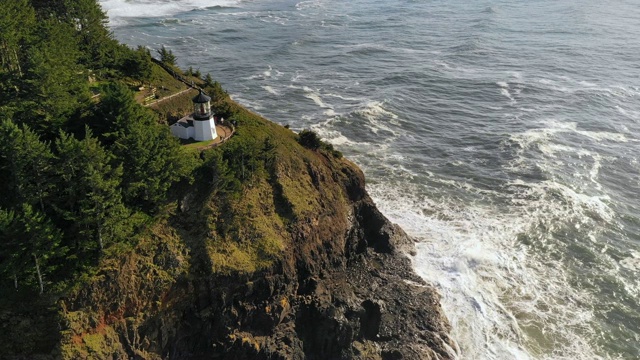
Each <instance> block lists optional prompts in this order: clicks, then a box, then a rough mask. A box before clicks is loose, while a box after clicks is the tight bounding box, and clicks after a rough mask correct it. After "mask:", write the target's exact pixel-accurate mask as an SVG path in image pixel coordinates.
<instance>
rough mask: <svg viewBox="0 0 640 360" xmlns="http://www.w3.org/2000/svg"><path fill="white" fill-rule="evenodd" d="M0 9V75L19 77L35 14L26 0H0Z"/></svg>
mask: <svg viewBox="0 0 640 360" xmlns="http://www.w3.org/2000/svg"><path fill="white" fill-rule="evenodd" d="M0 9H2V11H0V29H1V30H0V74H11V75H15V76H17V77H20V76H22V67H23V61H24V60H23V57H24V54H23V50H24V47H25V45H26V44H28V43H29V40H30V37H31V33H32V31H33V28H34V26H35V12H34V11H33V8H32V7H31V5H30V4H29V2H28V1H27V0H0ZM2 80H4V79H2Z"/></svg>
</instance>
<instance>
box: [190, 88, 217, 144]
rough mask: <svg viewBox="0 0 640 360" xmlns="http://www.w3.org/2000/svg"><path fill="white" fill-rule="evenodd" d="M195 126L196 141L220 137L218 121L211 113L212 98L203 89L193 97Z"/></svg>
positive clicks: (194, 137)
mask: <svg viewBox="0 0 640 360" xmlns="http://www.w3.org/2000/svg"><path fill="white" fill-rule="evenodd" d="M193 127H194V128H195V133H194V136H193V139H194V140H196V141H205V140H213V139H215V138H216V137H218V134H217V133H216V122H215V120H214V119H213V114H211V98H210V97H209V96H207V95H206V94H205V93H203V92H202V90H200V93H199V94H198V96H196V97H194V98H193Z"/></svg>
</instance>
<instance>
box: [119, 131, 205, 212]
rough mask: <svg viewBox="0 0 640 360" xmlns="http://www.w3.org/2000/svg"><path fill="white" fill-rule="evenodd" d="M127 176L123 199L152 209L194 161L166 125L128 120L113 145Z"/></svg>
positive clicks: (185, 175)
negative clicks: (123, 131) (122, 134)
mask: <svg viewBox="0 0 640 360" xmlns="http://www.w3.org/2000/svg"><path fill="white" fill-rule="evenodd" d="M114 153H115V154H116V155H117V156H118V159H119V160H120V161H122V166H123V168H124V171H125V173H126V174H127V176H126V177H125V178H124V179H123V184H122V186H123V191H124V194H125V198H126V199H127V203H129V204H132V205H135V206H137V207H139V208H141V209H143V210H147V211H149V210H150V211H153V210H155V208H156V207H157V205H159V204H160V202H161V201H163V200H164V199H165V198H166V195H167V191H168V190H169V188H170V187H171V186H172V185H173V184H175V183H176V182H178V181H180V180H182V179H184V178H188V177H190V176H191V172H192V170H193V169H194V168H195V166H196V165H197V160H196V158H195V157H194V155H193V154H191V153H188V152H186V151H185V150H184V149H182V147H181V146H180V143H179V142H178V140H177V139H176V138H175V137H173V136H171V134H170V132H169V129H168V128H167V127H166V126H160V125H157V124H148V123H145V122H129V123H128V126H127V127H126V130H125V135H124V136H123V137H121V138H120V139H118V140H117V141H116V143H115V145H114Z"/></svg>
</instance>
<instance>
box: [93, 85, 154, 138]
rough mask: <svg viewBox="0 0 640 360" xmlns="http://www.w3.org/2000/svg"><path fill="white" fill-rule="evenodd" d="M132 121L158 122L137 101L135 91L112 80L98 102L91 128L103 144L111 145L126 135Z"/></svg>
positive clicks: (149, 123) (104, 88) (105, 87)
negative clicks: (134, 95)
mask: <svg viewBox="0 0 640 360" xmlns="http://www.w3.org/2000/svg"><path fill="white" fill-rule="evenodd" d="M131 123H142V124H145V125H149V126H151V125H153V124H155V123H156V116H155V115H154V114H153V113H152V112H151V111H150V110H149V109H147V108H145V107H142V106H140V105H139V104H138V103H136V101H135V99H134V98H133V93H132V92H131V90H129V89H128V88H127V87H126V86H125V85H123V84H121V83H117V82H112V83H109V84H108V85H106V86H104V87H103V88H102V96H101V101H100V102H99V103H98V104H96V106H95V108H94V109H93V114H92V115H91V118H90V120H89V124H90V126H91V130H92V131H93V132H94V133H95V134H96V135H97V136H98V137H99V138H100V140H101V141H102V143H103V144H105V145H106V146H111V144H113V142H114V141H115V140H116V139H118V138H121V137H123V136H124V135H125V131H126V128H127V127H128V126H129V124H131Z"/></svg>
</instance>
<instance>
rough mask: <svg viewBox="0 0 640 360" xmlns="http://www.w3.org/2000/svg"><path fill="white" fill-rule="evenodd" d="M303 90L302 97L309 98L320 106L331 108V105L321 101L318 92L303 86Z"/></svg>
mask: <svg viewBox="0 0 640 360" xmlns="http://www.w3.org/2000/svg"><path fill="white" fill-rule="evenodd" d="M304 90H305V92H306V93H305V94H304V97H306V98H307V99H310V100H311V101H313V102H314V103H315V104H316V105H318V106H319V107H321V108H331V105H327V104H325V103H324V101H322V98H320V93H318V92H316V91H314V90H311V89H310V88H308V87H306V86H305V87H304Z"/></svg>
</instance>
